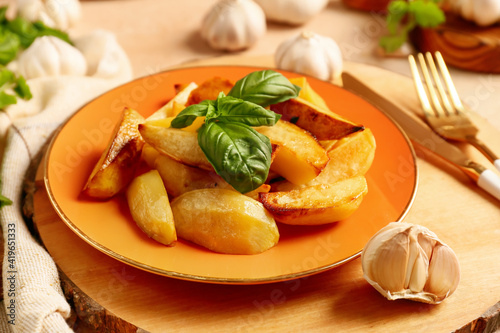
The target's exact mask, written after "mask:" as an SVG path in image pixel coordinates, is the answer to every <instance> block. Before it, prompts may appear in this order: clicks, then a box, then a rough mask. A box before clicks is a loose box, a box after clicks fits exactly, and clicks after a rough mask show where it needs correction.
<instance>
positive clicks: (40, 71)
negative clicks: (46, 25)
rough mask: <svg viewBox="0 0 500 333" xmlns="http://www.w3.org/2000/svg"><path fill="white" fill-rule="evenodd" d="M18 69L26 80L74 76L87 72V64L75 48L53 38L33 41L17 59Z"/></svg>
mask: <svg viewBox="0 0 500 333" xmlns="http://www.w3.org/2000/svg"><path fill="white" fill-rule="evenodd" d="M18 69H19V72H20V74H21V75H23V76H24V77H25V78H26V79H33V78H37V77H44V76H61V75H76V76H83V75H85V74H86V72H87V62H86V60H85V58H84V56H83V54H82V53H81V52H80V51H79V50H78V49H77V48H75V47H73V46H71V45H69V44H68V43H66V42H64V41H62V40H61V39H59V38H57V37H54V36H43V37H38V38H37V39H35V41H34V42H33V44H31V45H30V47H28V48H27V49H26V50H25V51H24V52H23V53H21V56H20V57H19V61H18Z"/></svg>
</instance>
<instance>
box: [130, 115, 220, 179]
mask: <svg viewBox="0 0 500 333" xmlns="http://www.w3.org/2000/svg"><path fill="white" fill-rule="evenodd" d="M164 125H165V124H161V126H158V124H155V123H154V122H146V123H144V124H140V125H139V132H140V133H141V135H142V138H143V139H144V141H146V142H147V143H148V144H150V145H151V146H152V147H154V148H155V149H156V150H158V151H159V152H160V153H161V154H163V155H166V156H168V157H170V158H172V159H174V160H176V161H178V162H180V163H182V164H186V165H189V166H193V167H198V168H201V169H204V170H208V171H213V167H212V165H211V164H210V162H209V161H208V160H207V158H206V156H205V154H204V153H203V151H202V150H201V148H200V146H199V144H198V134H197V133H196V132H190V131H185V130H182V129H177V128H171V127H166V126H164Z"/></svg>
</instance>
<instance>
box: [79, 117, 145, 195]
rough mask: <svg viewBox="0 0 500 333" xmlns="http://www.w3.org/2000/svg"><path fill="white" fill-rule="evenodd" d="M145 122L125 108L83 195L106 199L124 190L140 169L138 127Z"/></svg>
mask: <svg viewBox="0 0 500 333" xmlns="http://www.w3.org/2000/svg"><path fill="white" fill-rule="evenodd" d="M143 121H144V117H142V116H141V115H140V114H139V113H138V112H137V111H135V110H133V109H130V108H125V109H124V110H123V114H122V116H121V119H120V121H119V122H118V123H117V125H116V127H115V129H114V132H113V134H112V136H111V139H110V140H109V143H108V145H107V147H106V149H104V151H103V153H102V154H101V157H100V159H99V160H98V161H97V163H96V165H95V166H94V169H93V170H92V172H91V174H90V176H89V178H88V180H87V182H86V183H85V186H84V187H83V190H82V193H83V194H84V195H86V196H89V197H91V198H95V199H101V200H105V199H109V198H111V197H113V196H114V195H116V194H117V193H119V192H121V191H122V190H124V189H125V187H126V186H127V185H128V184H129V183H130V181H131V180H132V178H133V177H134V173H135V171H136V169H137V167H138V166H139V162H140V158H141V150H142V147H143V145H144V140H143V139H142V137H141V134H140V133H139V131H138V125H139V124H141V123H142V122H143Z"/></svg>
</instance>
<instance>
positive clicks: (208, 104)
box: [170, 100, 214, 128]
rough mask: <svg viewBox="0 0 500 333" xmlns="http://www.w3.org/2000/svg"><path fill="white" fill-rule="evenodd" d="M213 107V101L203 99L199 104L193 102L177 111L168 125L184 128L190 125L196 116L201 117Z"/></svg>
mask: <svg viewBox="0 0 500 333" xmlns="http://www.w3.org/2000/svg"><path fill="white" fill-rule="evenodd" d="M211 109H214V102H213V101H208V100H207V101H203V102H201V103H199V104H193V105H190V106H188V107H187V108H185V109H184V110H182V111H181V112H179V114H178V115H177V116H176V117H175V118H174V119H173V120H172V122H171V123H170V126H171V127H173V128H184V127H188V126H189V125H191V124H192V123H193V122H194V120H195V119H196V118H197V117H203V116H205V115H207V113H208V112H209V111H210V112H212V111H211Z"/></svg>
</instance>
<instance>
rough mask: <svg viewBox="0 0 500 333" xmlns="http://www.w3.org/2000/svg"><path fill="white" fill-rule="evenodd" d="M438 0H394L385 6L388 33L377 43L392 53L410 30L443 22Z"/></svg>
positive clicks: (405, 38)
mask: <svg viewBox="0 0 500 333" xmlns="http://www.w3.org/2000/svg"><path fill="white" fill-rule="evenodd" d="M439 2H440V0H410V1H406V0H395V1H392V2H391V3H389V5H388V7H387V11H388V14H387V17H386V23H387V30H388V32H389V35H387V36H383V37H382V38H380V40H379V45H380V46H381V47H382V48H383V49H384V50H385V51H386V52H387V53H392V52H394V51H396V50H397V49H399V48H400V47H401V46H402V45H403V44H404V43H405V42H406V41H407V40H408V34H409V33H410V31H412V30H413V29H415V28H416V27H417V26H420V27H422V28H433V27H436V26H438V25H439V24H441V23H443V22H444V21H445V20H446V18H445V15H444V13H443V11H442V10H441V8H440V7H439Z"/></svg>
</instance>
